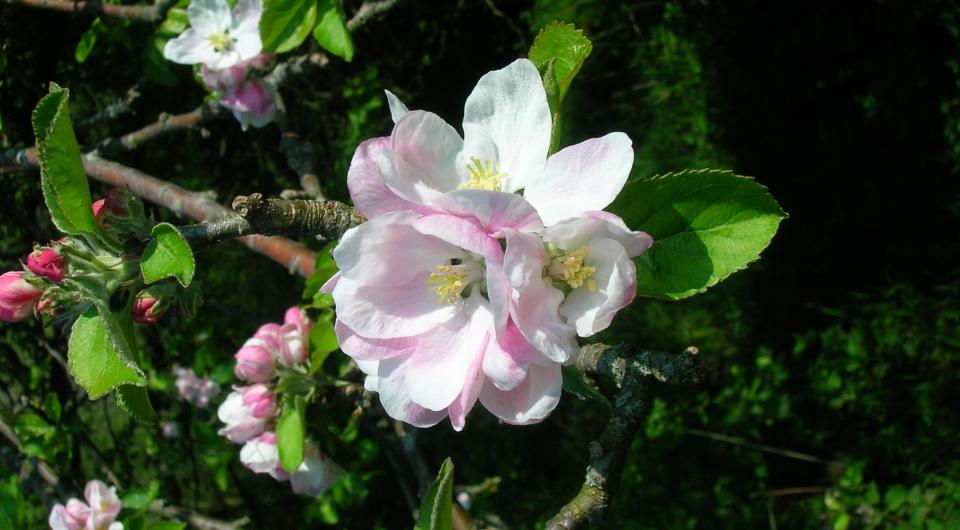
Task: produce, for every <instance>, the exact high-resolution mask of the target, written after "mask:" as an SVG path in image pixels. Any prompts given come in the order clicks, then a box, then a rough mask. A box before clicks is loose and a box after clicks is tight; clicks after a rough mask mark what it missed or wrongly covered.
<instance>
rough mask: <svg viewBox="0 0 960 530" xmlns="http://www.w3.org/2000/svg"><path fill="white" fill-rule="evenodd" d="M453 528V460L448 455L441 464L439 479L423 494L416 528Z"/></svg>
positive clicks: (448, 529) (418, 529) (421, 529)
mask: <svg viewBox="0 0 960 530" xmlns="http://www.w3.org/2000/svg"><path fill="white" fill-rule="evenodd" d="M452 528H453V462H451V461H450V458H449V457H447V459H446V460H444V461H443V465H442V466H440V473H439V474H438V475H437V479H436V480H434V481H433V484H431V485H430V489H428V490H427V492H426V493H424V494H423V500H422V501H421V502H420V517H419V518H418V519H417V525H416V526H414V527H413V529H414V530H452Z"/></svg>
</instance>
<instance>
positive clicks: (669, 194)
mask: <svg viewBox="0 0 960 530" xmlns="http://www.w3.org/2000/svg"><path fill="white" fill-rule="evenodd" d="M609 210H610V211H611V212H613V213H615V214H617V215H619V216H620V217H622V218H623V220H624V221H625V222H626V223H627V226H629V227H630V228H632V229H634V230H643V231H645V232H647V233H648V234H650V236H652V237H653V246H652V247H651V248H650V250H648V251H646V252H645V253H643V254H642V255H641V256H640V257H638V258H636V259H635V260H634V261H635V263H636V265H637V294H639V295H642V296H652V297H656V298H663V299H667V300H679V299H681V298H686V297H688V296H692V295H694V294H697V293H701V292H703V291H705V290H707V289H708V288H709V287H711V286H713V285H715V284H717V283H718V282H720V281H721V280H723V279H724V278H726V277H727V276H729V275H730V274H732V273H734V272H736V271H738V270H740V269H742V268H744V267H746V266H747V264H748V263H750V262H751V261H753V260H755V259H757V258H758V257H759V256H760V252H761V251H762V250H763V249H764V248H766V247H767V245H768V244H769V243H770V240H771V239H773V236H774V234H776V232H777V228H778V227H779V226H780V221H781V220H783V219H784V217H786V214H785V213H784V212H783V210H782V209H781V208H780V205H779V204H777V201H776V200H774V198H773V197H772V196H771V195H770V193H769V192H768V191H767V189H766V188H765V187H763V186H761V185H760V184H758V183H757V182H756V181H754V180H753V179H752V178H749V177H741V176H739V175H734V174H733V173H732V172H730V171H721V170H716V169H700V170H692V171H681V172H679V173H668V174H666V175H663V176H658V177H654V178H651V179H649V180H636V181H633V182H629V183H627V185H626V186H625V187H624V189H623V191H622V192H620V196H619V197H617V200H616V201H614V203H613V205H611V207H610V208H609Z"/></svg>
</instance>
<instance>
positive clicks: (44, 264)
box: [27, 247, 67, 283]
mask: <svg viewBox="0 0 960 530" xmlns="http://www.w3.org/2000/svg"><path fill="white" fill-rule="evenodd" d="M27 268H28V269H30V272H32V273H34V274H36V275H37V276H43V277H45V278H46V279H48V280H50V281H51V282H53V283H60V282H62V281H63V277H64V276H65V275H66V272H67V264H66V263H64V261H63V256H61V255H60V253H59V252H57V251H56V249H53V248H50V247H44V248H38V249H37V250H34V251H33V252H31V253H30V255H29V256H27Z"/></svg>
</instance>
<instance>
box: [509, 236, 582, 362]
mask: <svg viewBox="0 0 960 530" xmlns="http://www.w3.org/2000/svg"><path fill="white" fill-rule="evenodd" d="M549 264H550V257H549V256H548V255H547V252H546V250H544V248H543V242H542V241H541V239H540V238H539V237H538V236H536V235H532V234H523V233H520V232H517V231H514V230H509V229H508V230H507V252H506V254H505V255H504V259H503V270H504V272H505V273H506V275H507V278H508V279H509V281H510V285H512V286H513V288H514V290H515V291H516V293H517V294H516V296H515V300H514V305H513V309H512V311H511V315H512V316H513V319H514V320H515V321H516V323H517V327H518V328H519V329H520V331H521V333H523V336H524V337H526V339H527V340H528V341H530V344H532V345H533V346H534V347H535V348H536V349H537V350H539V351H540V352H541V353H543V354H544V355H546V356H547V357H548V358H549V359H551V360H554V361H556V362H560V363H563V362H566V361H567V360H568V359H570V357H571V356H573V355H576V353H577V351H578V349H579V348H578V346H577V341H576V330H575V329H574V327H573V326H572V325H570V324H568V323H567V322H566V321H565V320H564V318H563V317H562V315H561V313H560V304H561V303H563V299H564V295H563V292H562V291H560V290H559V289H557V288H556V287H554V286H553V283H552V281H551V280H550V278H544V277H543V270H544V268H546V267H547V266H548V265H549Z"/></svg>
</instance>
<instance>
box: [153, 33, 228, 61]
mask: <svg viewBox="0 0 960 530" xmlns="http://www.w3.org/2000/svg"><path fill="white" fill-rule="evenodd" d="M219 55H220V54H218V53H217V52H216V50H214V49H213V45H212V44H210V39H208V38H207V37H206V36H204V35H202V34H200V33H199V32H198V31H197V30H196V29H194V28H188V29H187V30H186V31H184V32H183V33H181V34H180V35H179V36H178V37H177V38H175V39H170V40H168V41H167V44H165V45H164V47H163V56H164V57H165V58H166V59H167V60H168V61H173V62H175V63H179V64H198V63H214V62H217V61H219Z"/></svg>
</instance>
